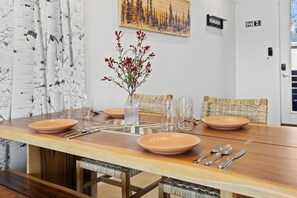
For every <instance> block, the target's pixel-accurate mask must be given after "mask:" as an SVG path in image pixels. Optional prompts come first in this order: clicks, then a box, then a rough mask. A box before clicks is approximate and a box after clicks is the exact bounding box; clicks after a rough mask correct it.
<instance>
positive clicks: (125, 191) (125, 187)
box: [122, 173, 132, 198]
mask: <svg viewBox="0 0 297 198" xmlns="http://www.w3.org/2000/svg"><path fill="white" fill-rule="evenodd" d="M131 195H132V191H131V189H130V176H129V173H123V174H122V198H128V197H129V196H131Z"/></svg>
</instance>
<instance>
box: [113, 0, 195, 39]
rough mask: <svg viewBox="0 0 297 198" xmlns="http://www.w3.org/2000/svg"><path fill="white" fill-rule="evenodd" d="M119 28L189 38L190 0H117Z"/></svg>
mask: <svg viewBox="0 0 297 198" xmlns="http://www.w3.org/2000/svg"><path fill="white" fill-rule="evenodd" d="M119 10H120V13H119V17H120V19H119V23H120V26H123V27H129V28H135V29H142V30H148V31H154V32H160V33H166V34H174V35H179V36H185V37H187V36H190V30H191V22H190V21H191V14H190V0H119Z"/></svg>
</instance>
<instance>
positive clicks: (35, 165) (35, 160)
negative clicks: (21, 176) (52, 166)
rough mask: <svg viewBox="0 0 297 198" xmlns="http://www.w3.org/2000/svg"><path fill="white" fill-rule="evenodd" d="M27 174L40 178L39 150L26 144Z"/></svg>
mask: <svg viewBox="0 0 297 198" xmlns="http://www.w3.org/2000/svg"><path fill="white" fill-rule="evenodd" d="M26 172H27V174H29V175H32V176H34V177H37V178H41V161H40V148H39V147H36V146H32V145H29V144H27V171H26Z"/></svg>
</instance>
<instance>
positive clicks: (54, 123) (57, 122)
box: [29, 119, 78, 133]
mask: <svg viewBox="0 0 297 198" xmlns="http://www.w3.org/2000/svg"><path fill="white" fill-rule="evenodd" d="M77 122H78V121H77V120H74V119H49V120H39V121H36V122H32V123H31V124H29V127H30V128H32V129H34V130H37V131H38V132H40V133H58V132H62V131H66V130H68V129H70V128H71V127H73V126H75V125H76V124H77Z"/></svg>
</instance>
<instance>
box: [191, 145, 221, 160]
mask: <svg viewBox="0 0 297 198" xmlns="http://www.w3.org/2000/svg"><path fill="white" fill-rule="evenodd" d="M221 147H222V144H217V145H215V147H213V148H212V149H211V150H210V151H208V152H207V153H204V154H203V155H202V156H201V157H199V158H197V159H195V160H193V163H199V162H201V161H202V160H203V159H204V158H206V157H208V156H210V155H211V154H212V153H217V152H219V150H220V148H221Z"/></svg>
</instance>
